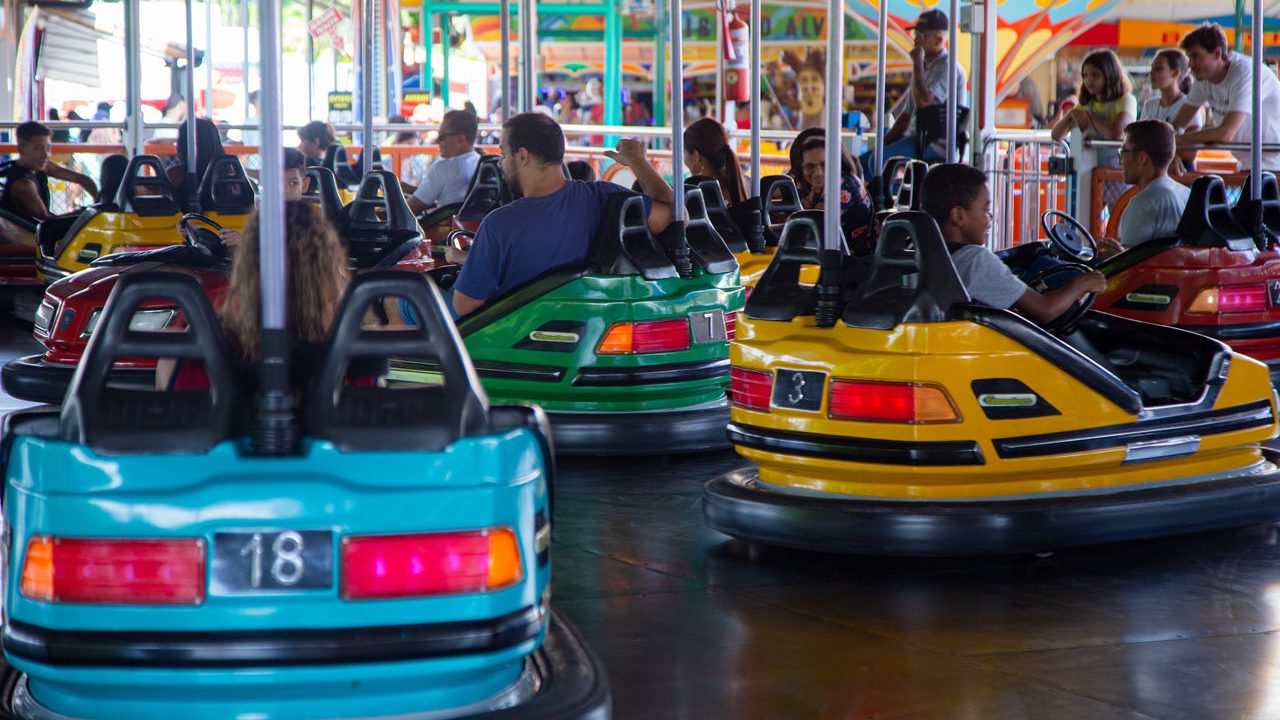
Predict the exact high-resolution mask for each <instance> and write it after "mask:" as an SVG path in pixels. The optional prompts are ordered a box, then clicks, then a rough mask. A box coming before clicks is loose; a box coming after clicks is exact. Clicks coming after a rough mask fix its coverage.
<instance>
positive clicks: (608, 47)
mask: <svg viewBox="0 0 1280 720" xmlns="http://www.w3.org/2000/svg"><path fill="white" fill-rule="evenodd" d="M608 5H609V10H608V12H607V13H606V14H605V16H604V124H605V125H621V124H622V8H620V7H618V0H608ZM605 145H606V146H610V145H613V143H612V142H610V141H609V140H606V141H605Z"/></svg>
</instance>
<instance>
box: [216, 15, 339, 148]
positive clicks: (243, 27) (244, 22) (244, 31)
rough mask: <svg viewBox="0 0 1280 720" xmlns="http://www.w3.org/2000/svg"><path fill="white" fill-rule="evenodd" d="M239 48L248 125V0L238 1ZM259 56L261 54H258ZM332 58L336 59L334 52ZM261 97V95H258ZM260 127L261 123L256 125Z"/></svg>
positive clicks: (245, 118)
mask: <svg viewBox="0 0 1280 720" xmlns="http://www.w3.org/2000/svg"><path fill="white" fill-rule="evenodd" d="M240 33H241V35H240V47H241V49H243V50H244V55H243V57H242V59H241V61H240V78H241V82H243V83H244V124H245V125H248V124H249V0H240ZM259 55H261V53H259ZM334 57H337V55H336V51H335V55H334ZM259 95H261V93H259ZM258 127H259V128H261V127H262V123H261V122H259V123H258Z"/></svg>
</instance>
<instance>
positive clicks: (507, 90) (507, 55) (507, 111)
mask: <svg viewBox="0 0 1280 720" xmlns="http://www.w3.org/2000/svg"><path fill="white" fill-rule="evenodd" d="M498 6H499V7H498V34H499V36H500V40H499V41H498V46H499V47H500V48H502V66H501V68H500V70H501V72H500V73H499V74H500V75H501V76H502V77H501V78H500V80H499V81H500V82H501V83H502V95H501V97H502V104H501V105H499V106H498V116H499V117H500V118H502V122H503V124H505V123H506V122H507V120H508V119H510V117H511V0H500V1H499V3H498ZM491 107H492V106H491Z"/></svg>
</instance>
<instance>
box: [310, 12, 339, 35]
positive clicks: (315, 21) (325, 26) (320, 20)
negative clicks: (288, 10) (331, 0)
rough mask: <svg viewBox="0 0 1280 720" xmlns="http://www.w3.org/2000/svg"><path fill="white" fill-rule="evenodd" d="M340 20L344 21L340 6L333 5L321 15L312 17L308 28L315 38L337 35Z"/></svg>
mask: <svg viewBox="0 0 1280 720" xmlns="http://www.w3.org/2000/svg"><path fill="white" fill-rule="evenodd" d="M340 22H342V13H340V12H338V8H336V7H331V8H329V9H328V10H325V11H324V12H322V13H320V16H319V17H315V18H312V19H311V22H309V23H307V29H308V30H310V31H311V37H313V38H319V37H324V36H325V35H336V34H337V30H338V23H340Z"/></svg>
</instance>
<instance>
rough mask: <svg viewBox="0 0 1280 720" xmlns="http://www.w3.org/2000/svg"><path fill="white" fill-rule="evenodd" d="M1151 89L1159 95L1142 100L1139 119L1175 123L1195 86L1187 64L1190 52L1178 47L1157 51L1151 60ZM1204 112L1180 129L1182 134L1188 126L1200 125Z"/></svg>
mask: <svg viewBox="0 0 1280 720" xmlns="http://www.w3.org/2000/svg"><path fill="white" fill-rule="evenodd" d="M1150 77H1151V89H1152V90H1153V91H1155V92H1158V93H1159V95H1157V96H1155V97H1153V98H1151V99H1150V100H1147V101H1146V102H1144V103H1143V104H1142V112H1140V113H1138V119H1139V120H1164V121H1165V122H1167V123H1173V119H1174V118H1175V117H1177V115H1178V111H1179V110H1181V109H1182V106H1183V105H1185V104H1186V102H1187V92H1189V91H1190V90H1191V72H1190V71H1189V70H1188V68H1187V56H1186V53H1184V52H1182V51H1181V50H1179V49H1178V48H1165V49H1164V50H1161V51H1160V52H1158V53H1156V56H1155V57H1154V58H1152V60H1151V76H1150ZM1200 123H1201V120H1200V115H1199V114H1197V115H1196V116H1195V117H1194V118H1192V119H1191V124H1189V125H1187V127H1186V128H1184V129H1182V130H1178V134H1179V135H1181V134H1182V133H1184V132H1186V131H1187V130H1199V129H1200Z"/></svg>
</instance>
